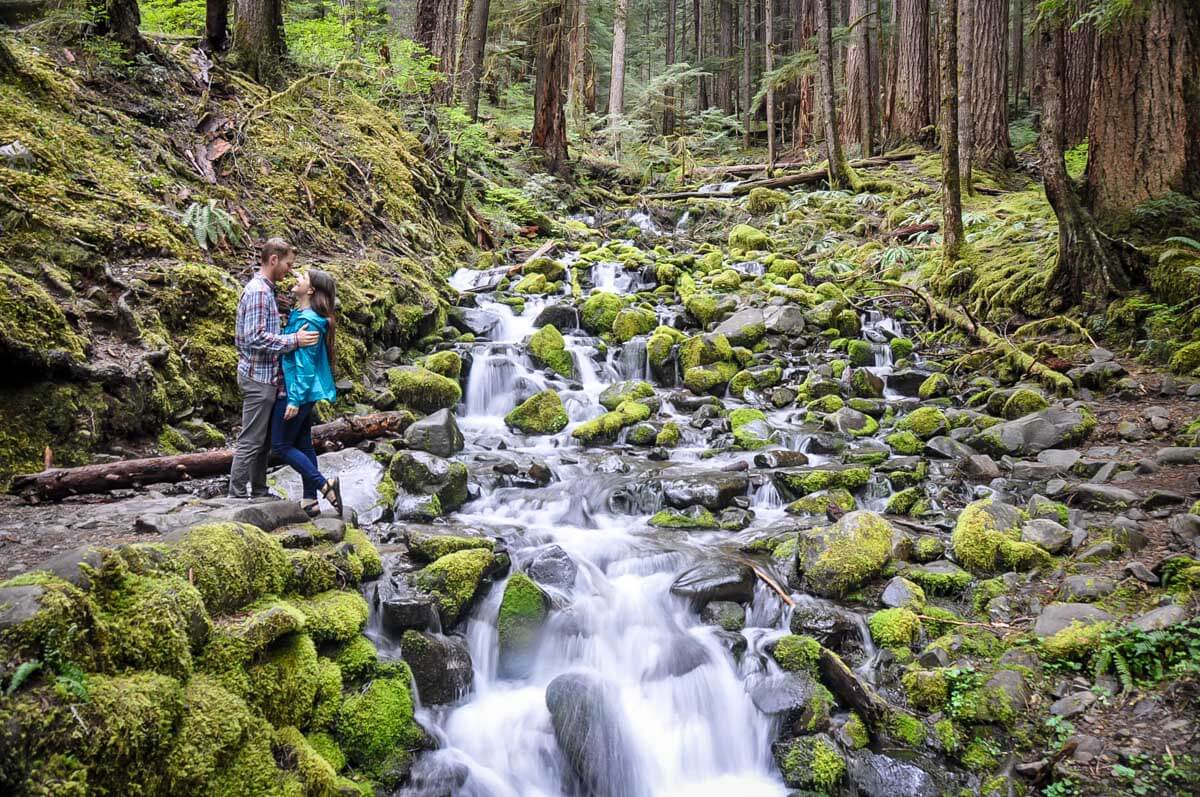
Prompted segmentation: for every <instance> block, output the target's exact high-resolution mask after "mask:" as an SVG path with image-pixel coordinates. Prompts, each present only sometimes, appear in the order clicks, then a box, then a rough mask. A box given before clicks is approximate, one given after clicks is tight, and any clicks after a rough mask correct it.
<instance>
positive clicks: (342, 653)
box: [329, 636, 379, 684]
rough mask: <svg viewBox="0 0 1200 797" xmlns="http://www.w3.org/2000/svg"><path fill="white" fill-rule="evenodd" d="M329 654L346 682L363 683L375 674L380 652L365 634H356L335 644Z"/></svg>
mask: <svg viewBox="0 0 1200 797" xmlns="http://www.w3.org/2000/svg"><path fill="white" fill-rule="evenodd" d="M329 655H331V656H332V660H333V663H334V664H336V665H337V666H338V670H339V671H340V672H341V674H342V680H343V682H344V683H346V684H352V683H361V682H363V681H365V680H367V679H369V678H371V677H373V676H374V675H375V671H376V668H377V667H378V665H379V654H378V652H377V651H376V650H375V645H374V643H372V642H371V640H369V639H367V638H366V637H365V636H356V637H354V638H353V639H350V640H347V641H346V642H343V643H342V644H340V645H336V646H334V647H333V648H332V649H331V651H330V652H329Z"/></svg>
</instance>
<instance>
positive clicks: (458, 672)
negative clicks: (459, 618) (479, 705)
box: [400, 631, 474, 705]
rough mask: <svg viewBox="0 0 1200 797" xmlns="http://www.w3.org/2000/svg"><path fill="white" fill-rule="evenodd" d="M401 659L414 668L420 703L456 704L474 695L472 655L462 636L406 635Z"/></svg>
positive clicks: (415, 633) (416, 632) (403, 639)
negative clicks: (471, 692) (468, 695)
mask: <svg viewBox="0 0 1200 797" xmlns="http://www.w3.org/2000/svg"><path fill="white" fill-rule="evenodd" d="M400 644H401V648H400V655H401V656H402V657H403V659H404V660H405V661H406V662H408V666H409V667H410V668H412V674H413V680H414V681H416V682H417V692H418V694H419V695H420V697H421V703H422V704H425V705H442V704H445V703H453V702H454V701H456V700H458V699H459V698H461V697H463V696H464V695H466V694H468V693H469V692H470V691H471V684H472V682H473V681H474V669H473V667H472V666H471V651H470V648H469V647H468V646H467V642H466V640H465V639H463V638H462V637H460V636H457V635H452V636H444V635H442V634H428V633H424V632H421V631H407V632H405V633H404V636H403V637H402V638H401V643H400Z"/></svg>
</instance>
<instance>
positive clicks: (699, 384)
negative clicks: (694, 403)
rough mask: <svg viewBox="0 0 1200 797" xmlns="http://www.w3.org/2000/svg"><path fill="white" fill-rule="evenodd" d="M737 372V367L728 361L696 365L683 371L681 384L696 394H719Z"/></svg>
mask: <svg viewBox="0 0 1200 797" xmlns="http://www.w3.org/2000/svg"><path fill="white" fill-rule="evenodd" d="M737 372H738V367H737V366H736V365H734V364H733V363H729V362H720V363H713V364H712V365H698V366H696V367H694V368H689V369H687V370H686V371H684V372H683V384H684V387H686V388H687V389H688V390H690V391H692V392H693V393H695V394H696V395H698V396H702V395H706V394H709V395H719V394H721V393H724V392H725V387H726V385H728V384H729V380H731V379H733V377H734V376H736V375H737Z"/></svg>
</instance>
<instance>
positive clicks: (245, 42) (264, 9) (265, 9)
mask: <svg viewBox="0 0 1200 797" xmlns="http://www.w3.org/2000/svg"><path fill="white" fill-rule="evenodd" d="M234 13H235V14H236V16H237V24H236V25H234V27H233V61H234V64H235V65H236V66H237V67H238V68H239V69H241V70H242V71H243V72H245V73H246V74H248V75H250V77H252V78H254V79H255V80H258V81H260V82H263V83H273V82H275V81H277V80H278V79H279V78H280V77H282V75H283V57H284V55H286V54H287V45H286V44H285V42H284V38H283V4H282V2H281V0H236V6H235V12H234Z"/></svg>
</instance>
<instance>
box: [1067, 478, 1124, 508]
mask: <svg viewBox="0 0 1200 797" xmlns="http://www.w3.org/2000/svg"><path fill="white" fill-rule="evenodd" d="M1072 493H1073V495H1074V496H1075V499H1076V501H1078V503H1079V505H1080V506H1082V507H1083V508H1085V509H1093V510H1100V511H1105V512H1119V511H1121V510H1122V509H1127V508H1128V507H1131V506H1133V505H1134V504H1136V503H1137V502H1138V494H1137V493H1135V492H1133V491H1132V490H1126V489H1125V488H1124V487H1114V486H1113V485H1111V484H1091V483H1084V484H1077V485H1075V487H1074V489H1073V491H1072Z"/></svg>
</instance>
